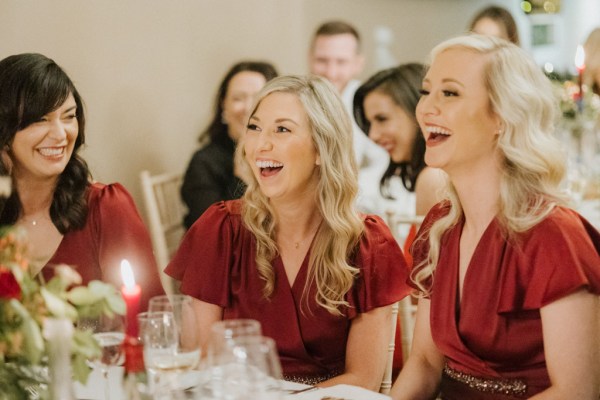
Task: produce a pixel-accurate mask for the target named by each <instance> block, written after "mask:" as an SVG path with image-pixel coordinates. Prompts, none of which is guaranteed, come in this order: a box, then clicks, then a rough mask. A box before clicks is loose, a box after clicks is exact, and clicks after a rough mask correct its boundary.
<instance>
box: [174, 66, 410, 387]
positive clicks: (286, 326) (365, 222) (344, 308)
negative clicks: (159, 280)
mask: <svg viewBox="0 0 600 400" xmlns="http://www.w3.org/2000/svg"><path fill="white" fill-rule="evenodd" d="M240 140H241V142H240V144H239V147H238V151H237V156H238V157H241V158H242V159H243V160H242V162H243V165H244V167H245V168H246V169H247V170H249V171H246V172H250V173H249V174H247V175H250V176H251V177H252V178H251V180H250V181H249V183H248V188H247V190H246V193H245V195H244V197H243V198H242V199H241V200H233V201H227V202H220V203H217V204H216V205H213V206H212V207H210V208H209V209H208V210H207V211H206V212H205V213H204V214H203V215H202V216H201V217H200V219H198V221H197V222H196V223H195V224H194V225H193V226H192V227H191V228H190V230H189V231H188V234H187V236H186V237H185V238H184V240H183V242H182V244H181V247H180V248H179V250H178V252H177V254H176V255H175V257H174V259H173V261H172V262H171V263H170V264H169V266H168V267H167V269H166V272H167V273H168V274H169V275H171V276H172V277H174V278H175V279H178V280H180V281H181V282H182V283H181V290H182V292H183V293H185V294H189V295H191V296H193V297H194V298H195V299H197V304H196V306H197V314H198V317H199V319H200V321H201V322H200V326H199V330H200V332H201V334H202V336H203V339H204V342H205V343H206V341H207V340H208V336H209V331H210V326H211V324H212V323H214V322H215V321H219V320H222V319H234V318H252V319H256V320H258V321H259V322H260V323H261V324H262V328H263V333H264V335H265V336H269V337H272V338H274V339H275V341H276V343H277V350H278V353H279V356H280V359H281V364H282V367H283V372H284V377H285V379H287V380H292V381H297V382H303V383H308V384H320V385H323V386H326V385H333V384H339V383H347V384H353V385H358V386H363V387H365V388H369V389H372V390H377V389H378V388H379V385H380V383H381V379H382V376H383V371H384V366H385V360H386V353H387V343H389V340H390V337H389V329H388V324H389V322H390V321H391V319H390V318H391V304H392V303H394V302H396V301H398V300H399V299H401V298H402V297H404V296H405V295H406V294H407V293H408V289H409V288H408V287H407V285H406V283H405V282H406V279H407V277H408V276H407V275H408V272H407V267H406V264H405V262H404V258H403V256H402V252H401V250H400V249H399V247H398V245H397V244H396V242H395V240H394V238H393V237H392V235H391V233H390V231H389V229H388V228H387V226H386V225H385V223H384V222H383V221H382V220H381V219H380V218H379V217H376V216H368V215H367V216H361V215H359V214H357V212H356V211H355V208H354V202H355V196H356V193H357V190H358V189H357V178H356V165H355V161H354V153H353V151H352V128H351V126H350V121H349V118H348V115H347V113H346V111H345V109H344V105H343V104H342V102H341V100H340V98H339V97H338V95H337V94H336V92H335V89H334V87H333V86H332V85H331V84H330V83H328V82H327V81H325V80H324V79H323V78H318V77H294V76H285V77H281V78H276V79H274V80H272V81H270V82H268V83H267V85H266V86H265V87H264V88H263V89H262V91H261V92H260V93H259V94H258V98H257V102H256V103H255V105H254V106H253V108H252V109H251V113H250V119H249V122H248V127H247V130H246V132H245V133H244V135H243V136H242V138H241V139H240Z"/></svg>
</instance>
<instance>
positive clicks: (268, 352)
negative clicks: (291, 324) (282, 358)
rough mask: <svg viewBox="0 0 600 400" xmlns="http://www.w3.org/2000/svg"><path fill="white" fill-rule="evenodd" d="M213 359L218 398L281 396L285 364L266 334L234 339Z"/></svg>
mask: <svg viewBox="0 0 600 400" xmlns="http://www.w3.org/2000/svg"><path fill="white" fill-rule="evenodd" d="M209 362H210V364H211V365H210V369H209V371H210V375H211V387H210V389H211V391H212V395H213V396H214V397H215V398H226V399H247V398H260V399H281V398H282V396H283V394H282V391H281V386H280V381H281V379H282V373H281V365H280V363H279V357H278V356H277V350H276V347H275V341H274V340H273V339H271V338H268V337H264V336H256V335H255V336H244V337H237V338H234V339H232V340H231V341H230V342H229V343H228V344H227V345H226V346H223V347H221V348H220V351H219V352H218V353H216V354H214V355H213V357H212V358H211V360H210V361H209Z"/></svg>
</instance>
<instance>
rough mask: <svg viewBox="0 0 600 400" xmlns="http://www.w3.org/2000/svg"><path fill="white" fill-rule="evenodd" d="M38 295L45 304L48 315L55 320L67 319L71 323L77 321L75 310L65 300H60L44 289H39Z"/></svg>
mask: <svg viewBox="0 0 600 400" xmlns="http://www.w3.org/2000/svg"><path fill="white" fill-rule="evenodd" d="M40 293H41V294H42V297H43V298H44V301H45V302H46V307H47V308H48V311H50V313H51V314H52V315H53V316H55V317H57V318H68V319H70V320H71V321H75V320H76V319H77V310H76V309H75V307H73V306H72V305H70V304H69V303H68V302H66V301H65V300H63V299H61V298H60V297H58V296H57V295H55V294H54V293H52V292H50V291H49V290H47V289H46V288H45V287H43V288H41V289H40Z"/></svg>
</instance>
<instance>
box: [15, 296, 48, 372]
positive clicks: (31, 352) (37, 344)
mask: <svg viewBox="0 0 600 400" xmlns="http://www.w3.org/2000/svg"><path fill="white" fill-rule="evenodd" d="M10 305H11V307H12V308H13V310H14V311H15V312H16V313H17V314H18V315H19V316H20V317H21V319H22V321H23V322H22V325H21V327H22V332H23V350H24V354H23V355H24V357H25V358H27V359H28V360H29V361H30V362H31V363H32V364H37V363H39V362H40V360H41V358H42V353H43V351H44V339H43V337H42V332H41V330H40V327H39V325H38V324H37V323H36V322H35V320H34V319H33V318H31V315H30V314H29V312H28V311H27V309H26V308H25V307H23V304H21V303H19V301H17V300H15V299H12V300H11V301H10Z"/></svg>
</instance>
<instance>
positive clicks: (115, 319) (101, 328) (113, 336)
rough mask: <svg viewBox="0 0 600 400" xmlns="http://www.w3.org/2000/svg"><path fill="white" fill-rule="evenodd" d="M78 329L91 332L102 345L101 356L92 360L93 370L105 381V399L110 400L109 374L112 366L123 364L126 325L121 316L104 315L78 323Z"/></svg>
mask: <svg viewBox="0 0 600 400" xmlns="http://www.w3.org/2000/svg"><path fill="white" fill-rule="evenodd" d="M77 327H78V328H79V329H82V330H91V331H92V333H93V337H94V339H96V341H97V342H98V344H99V345H100V350H101V353H100V356H99V357H97V358H95V359H93V360H90V362H91V365H92V368H95V369H98V370H99V371H100V373H101V374H102V378H103V380H104V398H105V399H106V400H110V384H109V380H108V372H109V369H110V367H111V366H116V365H121V364H123V351H122V344H123V340H124V339H125V333H124V328H125V324H124V321H123V317H122V316H121V315H116V314H114V315H112V316H108V315H106V314H102V315H100V316H98V317H96V318H84V319H80V320H78V321H77Z"/></svg>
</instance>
